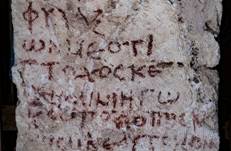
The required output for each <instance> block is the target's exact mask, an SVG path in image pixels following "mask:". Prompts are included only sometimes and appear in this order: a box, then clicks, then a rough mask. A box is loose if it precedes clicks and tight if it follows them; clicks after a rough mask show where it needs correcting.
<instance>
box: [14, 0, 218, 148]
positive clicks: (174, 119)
mask: <svg viewBox="0 0 231 151" xmlns="http://www.w3.org/2000/svg"><path fill="white" fill-rule="evenodd" d="M221 10H222V7H221V1H220V0H194V1H191V0H186V1H175V0H31V1H27V0H13V1H12V16H13V24H14V49H15V65H14V67H13V68H12V73H13V79H14V83H15V84H16V85H17V90H18V99H19V103H18V107H17V111H16V121H17V127H18V139H17V151H32V150H36V151H47V150H49V151H59V150H60V151H106V150H110V151H112V150H113V151H153V150H157V151H172V150H177V151H181V150H182V151H184V150H195V151H217V150H218V149H219V134H218V119H217V100H218V95H217V92H218V82H219V78H218V74H217V72H216V71H215V70H212V68H213V67H215V66H216V65H217V64H218V63H219V57H220V56H219V46H218V44H217V42H216V40H215V37H216V36H217V34H218V33H219V26H220V20H221Z"/></svg>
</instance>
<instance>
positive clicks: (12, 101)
mask: <svg viewBox="0 0 231 151" xmlns="http://www.w3.org/2000/svg"><path fill="white" fill-rule="evenodd" d="M230 1H231V0H223V9H224V10H223V19H222V25H221V33H220V35H219V36H218V37H217V41H218V42H219V43H220V47H221V61H220V65H219V66H218V67H217V69H218V71H219V74H220V89H219V106H218V108H219V128H220V129H219V130H220V139H221V140H220V142H221V143H220V151H231V148H230V147H231V72H230V70H231V63H230V62H231V2H230ZM10 9H11V8H10V0H0V25H1V26H0V29H1V31H0V37H1V39H0V128H1V133H0V136H1V145H2V150H1V149H0V151H13V150H14V147H15V144H16V135H17V131H16V129H14V128H12V127H11V128H8V127H4V124H5V123H6V121H7V124H8V125H10V126H12V125H14V121H15V119H14V109H15V108H14V107H15V106H16V103H17V97H16V88H15V86H14V85H13V84H12V82H11V73H10V68H11V66H12V63H13V60H12V59H13V53H12V52H13V49H12V43H13V39H12V24H11V14H10ZM6 119H7V120H6ZM12 123H13V124H12ZM10 126H9V127H10Z"/></svg>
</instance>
